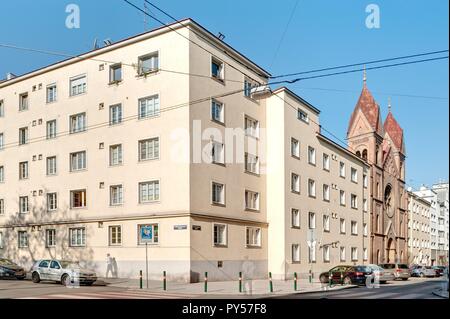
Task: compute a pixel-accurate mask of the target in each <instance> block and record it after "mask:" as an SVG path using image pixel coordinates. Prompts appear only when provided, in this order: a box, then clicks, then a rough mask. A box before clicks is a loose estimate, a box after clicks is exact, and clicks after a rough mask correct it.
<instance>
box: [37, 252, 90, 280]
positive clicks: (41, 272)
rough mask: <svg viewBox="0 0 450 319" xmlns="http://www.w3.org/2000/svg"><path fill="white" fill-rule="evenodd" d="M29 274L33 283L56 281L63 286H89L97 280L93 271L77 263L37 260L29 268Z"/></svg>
mask: <svg viewBox="0 0 450 319" xmlns="http://www.w3.org/2000/svg"><path fill="white" fill-rule="evenodd" d="M30 273H31V279H32V280H33V282H34V283H39V282H40V281H56V282H60V283H61V284H63V285H65V286H69V285H72V284H77V283H79V284H84V285H88V286H91V285H92V284H93V283H94V282H95V281H96V280H97V275H96V273H95V272H94V271H92V270H89V269H85V268H82V267H81V266H80V264H79V263H78V262H73V261H66V260H55V259H42V260H38V261H37V262H35V263H34V265H33V267H31V270H30Z"/></svg>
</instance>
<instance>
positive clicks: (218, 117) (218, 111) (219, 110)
mask: <svg viewBox="0 0 450 319" xmlns="http://www.w3.org/2000/svg"><path fill="white" fill-rule="evenodd" d="M224 113H225V110H224V105H223V103H221V102H219V101H217V100H212V101H211V118H212V119H213V120H214V121H217V122H220V123H224V122H225V115H224Z"/></svg>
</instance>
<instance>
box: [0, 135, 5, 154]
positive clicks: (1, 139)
mask: <svg viewBox="0 0 450 319" xmlns="http://www.w3.org/2000/svg"><path fill="white" fill-rule="evenodd" d="M4 144H5V142H4V135H3V133H0V151H1V150H2V149H3V147H4Z"/></svg>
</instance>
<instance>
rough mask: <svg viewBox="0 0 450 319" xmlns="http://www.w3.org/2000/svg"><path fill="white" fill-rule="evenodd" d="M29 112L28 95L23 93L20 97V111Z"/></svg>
mask: <svg viewBox="0 0 450 319" xmlns="http://www.w3.org/2000/svg"><path fill="white" fill-rule="evenodd" d="M26 110H28V93H22V94H20V95H19V111H26Z"/></svg>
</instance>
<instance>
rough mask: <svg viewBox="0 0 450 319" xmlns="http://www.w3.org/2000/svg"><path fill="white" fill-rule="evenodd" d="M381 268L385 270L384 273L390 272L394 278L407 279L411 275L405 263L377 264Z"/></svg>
mask: <svg viewBox="0 0 450 319" xmlns="http://www.w3.org/2000/svg"><path fill="white" fill-rule="evenodd" d="M378 266H380V267H381V268H383V269H384V270H385V272H386V273H392V274H393V275H394V278H395V279H401V280H408V279H409V277H411V271H410V270H409V267H408V265H406V264H394V263H388V264H379V265H378Z"/></svg>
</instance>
